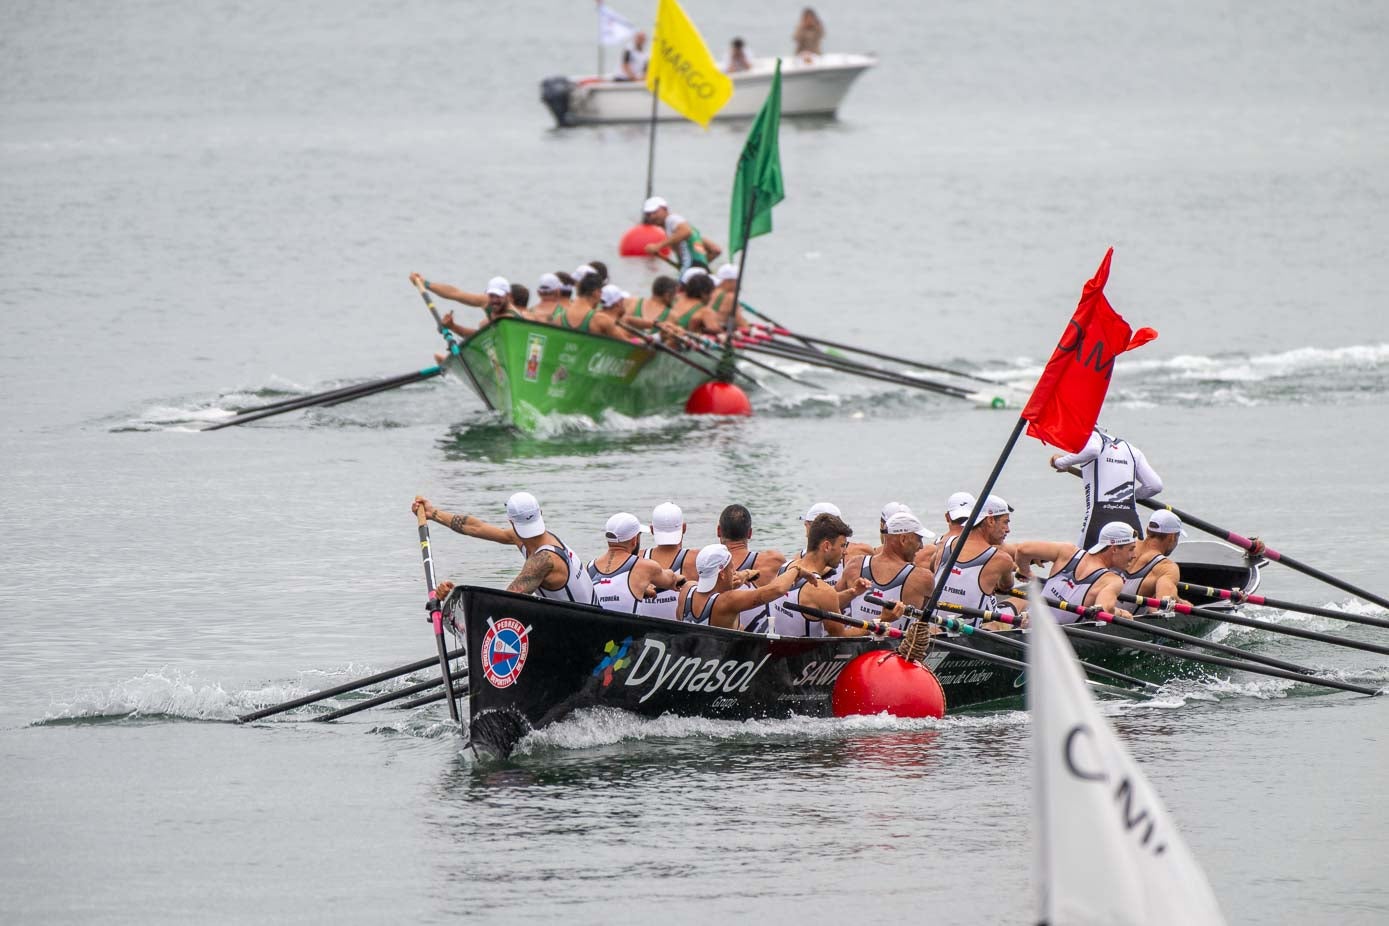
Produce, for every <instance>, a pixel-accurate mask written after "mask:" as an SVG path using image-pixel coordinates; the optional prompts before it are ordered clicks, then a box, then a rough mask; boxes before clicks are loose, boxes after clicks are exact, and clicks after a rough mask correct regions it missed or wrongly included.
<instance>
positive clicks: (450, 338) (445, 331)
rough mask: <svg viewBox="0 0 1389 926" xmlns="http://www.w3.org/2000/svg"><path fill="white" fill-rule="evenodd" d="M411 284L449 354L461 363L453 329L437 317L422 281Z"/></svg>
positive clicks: (432, 298)
mask: <svg viewBox="0 0 1389 926" xmlns="http://www.w3.org/2000/svg"><path fill="white" fill-rule="evenodd" d="M411 282H412V283H414V284H415V289H417V290H419V292H420V298H421V299H423V300H424V305H425V308H427V309H429V314H430V315H433V316H434V326H435V327H436V328H438V329H439V334H441V335H443V337H444V342H445V343H446V344H448V346H449V353H450V354H452V355H453V356H454V357H455V358H457V359H458V361H459V363H462V362H463V360H462V357H461V355H460V352H461V347H460V346H459V344H458V339H457V338H456V337H454V335H453V329H451V328H449V326H448V325H445V324H444V320H443V318H441V317H440V316H439V310H438V309H437V308H435V306H434V297H433V295H431V294H430V292H429V290H427V289H425V288H424V281H423V280H420V279H415V280H411Z"/></svg>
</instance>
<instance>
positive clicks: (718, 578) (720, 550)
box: [676, 543, 801, 633]
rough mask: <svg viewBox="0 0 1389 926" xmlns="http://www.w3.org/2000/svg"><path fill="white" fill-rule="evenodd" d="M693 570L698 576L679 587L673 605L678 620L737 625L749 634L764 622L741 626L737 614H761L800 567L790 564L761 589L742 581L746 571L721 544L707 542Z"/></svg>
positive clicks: (797, 576) (783, 591) (788, 586)
mask: <svg viewBox="0 0 1389 926" xmlns="http://www.w3.org/2000/svg"><path fill="white" fill-rule="evenodd" d="M695 571H696V572H697V573H698V575H699V578H698V580H697V582H696V584H695V585H694V586H690V585H686V586H685V587H684V588H682V589H681V590H680V601H679V603H678V604H677V606H676V607H677V608H678V613H679V615H680V620H682V621H687V622H689V623H692V624H708V625H710V626H713V627H724V628H727V629H730V630H737V629H739V628H740V627H741V628H742V629H744V630H748V631H750V632H752V633H760V632H762V631H763V630H765V629H766V625H765V623H764V624H762V625H761V626H758V625H757V624H750V625H746V626H744V625H743V624H742V622H741V620H740V615H741V614H742V613H744V612H747V611H761V612H762V613H764V614H765V613H766V608H767V604H768V602H771V601H775V600H776V599H778V598H780V597H781V596H782V595H785V594H786V593H787V592H788V591H790V590H791V587H792V586H793V585H795V584H796V582H797V580H799V579H800V578H801V570H800V569H799V568H797V567H795V566H793V567H791V568H790V569H788V570H786V571H785V572H783V573H782V574H781V575H779V576H777V577H776V578H775V579H774V580H773V581H771V582H769V583H768V584H766V585H764V586H762V587H761V588H757V587H755V586H749V585H747V584H746V583H745V581H744V580H745V579H746V578H747V576H746V574H745V573H744V572H742V571H741V570H739V569H738V568H737V567H736V566H735V565H734V556H733V554H732V553H730V552H729V549H728V547H726V546H724V545H723V544H721V543H711V544H710V545H709V546H707V547H705V548H703V549H702V550H700V551H699V555H698V556H697V557H695Z"/></svg>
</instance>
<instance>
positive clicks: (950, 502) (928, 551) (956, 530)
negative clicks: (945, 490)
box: [916, 492, 974, 572]
mask: <svg viewBox="0 0 1389 926" xmlns="http://www.w3.org/2000/svg"><path fill="white" fill-rule="evenodd" d="M973 510H974V496H973V495H970V494H969V493H968V492H956V493H954V494H953V495H951V496H950V498H948V499H946V502H945V533H943V534H941V535H940V536H939V537H936V538H935V539H934V540H932V541H930V542H928V543H926V544H923V545H922V547H921V552H920V553H918V554H916V564H917V565H918V566H921V567H922V568H925V569H929V570H930V571H931V572H935V571H936V567H937V566H939V565H940V561H941V555H940V551H941V549H942V548H944V546H945V544H946V543H947V542H948V541H951V540H954V539H955V538H956V537H958V536H960V533H961V532H962V531H963V530H964V529H965V522H966V521H968V520H969V513H970V512H971V511H973Z"/></svg>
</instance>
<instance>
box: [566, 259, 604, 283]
mask: <svg viewBox="0 0 1389 926" xmlns="http://www.w3.org/2000/svg"><path fill="white" fill-rule="evenodd" d="M590 273H591V274H593V275H594V276H597V275H598V271H597V270H594V269H593V268H592V267H590V266H589V265H588V264H579V266H577V267H575V268H574V272H573V273H571V274H570V276H572V277H573V278H574V285H575V286H578V285H579V284H580V283H582V282H583V279H584V277H585V276H587V275H588V274H590Z"/></svg>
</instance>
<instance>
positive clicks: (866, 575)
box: [831, 511, 932, 636]
mask: <svg viewBox="0 0 1389 926" xmlns="http://www.w3.org/2000/svg"><path fill="white" fill-rule="evenodd" d="M923 530H924V528H923V527H922V525H921V522H920V521H919V520H918V519H917V517H916V515H914V514H912V513H911V512H910V511H897V512H894V513H893V514H891V515H890V516H889V517H888V519H887V523H886V524H885V525H884V528H883V545H882V546H881V547H880V548H879V549H878V550H877V551H876V552H874V553H871V554H869V555H867V556H863V557H858V558H855V559H851V560H849V561H848V562H847V563H846V564H845V566H844V577H843V578H842V579H840V580H839V581H840V588H841V589H845V590H847V589H849V588H851V587H853V586H854V584H855V582H856V581H857V580H859V579H867V580H868V583H869V587H868V588H866V589H864V588H861V587H860V588H859V591H858V592H857V593H856V594H855V595H854V597H853V599H852V600H851V601H850V602H849V614H850V615H851V616H853V617H857V618H859V619H861V620H865V621H876V620H879V619H880V618H881V617H882V614H883V608H882V606H881V605H876V604H872V603H871V602H869V601H868V600H867V598H868V596H869V595H877V596H878V597H880V598H882V599H883V600H884V601H889V602H892V601H901V602H903V603H904V604H908V605H911V606H912V607H914V608H920V607H921V606H922V605H924V604H925V603H926V599H927V598H928V597H929V596H930V594H931V581H932V577H931V573H930V571H929V570H926V569H918V568H917V566H916V563H915V559H916V554H917V553H918V552H919V551H920V550H921V544H922V536H921V533H922V531H923ZM893 623H895V624H896V625H897V626H898V627H901V626H903V625H904V624H905V623H906V620H905V619H902V618H899V619H896V620H894V621H893ZM864 633H866V631H864V630H861V629H859V628H857V627H844V628H843V630H842V631H841V632H840V633H834V632H833V631H831V634H832V635H833V636H861V635H862V634H864Z"/></svg>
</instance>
